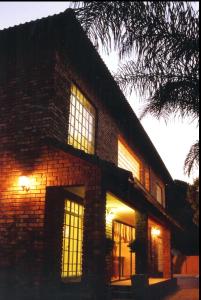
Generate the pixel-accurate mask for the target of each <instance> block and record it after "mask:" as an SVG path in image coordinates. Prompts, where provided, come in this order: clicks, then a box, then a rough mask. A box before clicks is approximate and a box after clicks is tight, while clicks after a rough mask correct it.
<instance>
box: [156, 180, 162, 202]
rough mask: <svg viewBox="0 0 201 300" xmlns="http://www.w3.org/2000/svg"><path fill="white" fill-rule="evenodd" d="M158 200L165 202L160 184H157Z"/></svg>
mask: <svg viewBox="0 0 201 300" xmlns="http://www.w3.org/2000/svg"><path fill="white" fill-rule="evenodd" d="M156 200H157V201H158V202H159V203H160V204H163V195H162V188H161V186H160V185H159V184H156Z"/></svg>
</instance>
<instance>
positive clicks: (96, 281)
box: [82, 186, 106, 300]
mask: <svg viewBox="0 0 201 300" xmlns="http://www.w3.org/2000/svg"><path fill="white" fill-rule="evenodd" d="M105 206H106V194H105V192H103V191H102V190H101V187H99V186H95V187H92V186H91V187H88V188H87V190H86V194H85V215H84V241H83V277H82V283H83V293H84V294H85V298H84V299H97V300H102V299H104V298H105V286H106V261H105V253H104V243H105Z"/></svg>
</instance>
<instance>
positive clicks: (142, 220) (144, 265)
mask: <svg viewBox="0 0 201 300" xmlns="http://www.w3.org/2000/svg"><path fill="white" fill-rule="evenodd" d="M135 216H136V240H137V241H138V242H139V244H140V247H139V249H137V250H136V274H147V273H148V217H147V215H146V214H145V213H141V212H139V211H137V210H136V212H135Z"/></svg>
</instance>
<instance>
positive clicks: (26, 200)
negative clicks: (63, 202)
mask: <svg viewBox="0 0 201 300" xmlns="http://www.w3.org/2000/svg"><path fill="white" fill-rule="evenodd" d="M35 151H37V153H38V154H39V153H40V154H39V155H38V157H37V158H35V157H32V156H29V154H28V155H26V154H25V155H24V160H23V164H21V163H20V161H19V160H17V159H16V157H15V156H14V155H13V154H11V153H7V154H4V155H3V156H1V157H0V177H1V188H0V249H1V250H0V269H4V268H8V267H9V266H10V267H11V268H13V269H14V268H15V266H17V267H19V265H20V261H21V259H22V257H23V255H24V254H27V253H24V252H26V251H27V250H28V251H30V254H31V256H32V260H31V261H30V263H27V264H26V269H25V270H24V272H21V274H22V273H24V274H27V277H26V278H25V280H27V279H28V278H30V276H31V274H32V275H33V278H32V280H33V281H32V284H33V282H35V284H37V282H38V283H39V282H40V281H41V278H42V276H43V258H44V257H43V255H44V217H45V196H46V187H48V186H67V185H83V186H84V187H85V188H86V191H87V196H86V199H85V201H86V204H87V203H88V201H90V203H92V202H93V207H94V209H93V210H94V213H93V214H92V215H90V220H91V221H92V227H91V228H90V230H91V232H90V231H88V235H89V236H90V237H93V239H94V241H95V242H96V241H97V242H96V243H97V245H96V246H97V251H98V249H100V243H101V242H100V240H101V239H103V236H104V226H105V224H104V222H103V218H104V213H103V214H102V215H100V214H99V212H100V209H101V210H102V211H103V210H104V201H102V200H103V198H101V197H99V196H100V193H101V191H100V187H99V185H100V180H101V177H100V172H99V171H98V169H97V168H96V167H94V166H93V165H91V164H89V163H86V162H85V161H82V160H81V159H78V158H76V157H74V156H72V155H70V154H67V153H65V152H63V151H60V150H57V149H54V148H51V147H46V146H44V147H41V148H40V147H38V148H35ZM20 175H27V176H28V177H29V179H30V180H31V187H30V190H29V191H28V192H26V191H23V190H22V188H21V187H20V186H19V182H18V180H19V176H20ZM88 199H90V200H88ZM87 205H88V204H87ZM99 207H100V208H99ZM89 213H90V212H89ZM93 216H94V218H95V219H94V221H93V220H92V217H93ZM98 218H101V222H99V221H98ZM96 224H97V230H95V229H96ZM100 224H101V228H99V226H100ZM92 231H93V232H92ZM100 232H102V236H99V235H100V234H101V233H100ZM32 238H33V239H32ZM95 242H94V243H95ZM94 251H95V250H94ZM96 256H97V257H99V260H100V253H95V254H94V259H96ZM27 259H28V258H27ZM102 266H103V264H102ZM23 268H24V266H23Z"/></svg>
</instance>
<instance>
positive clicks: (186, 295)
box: [164, 289, 199, 300]
mask: <svg viewBox="0 0 201 300" xmlns="http://www.w3.org/2000/svg"><path fill="white" fill-rule="evenodd" d="M164 300H199V289H182V290H180V291H177V292H176V293H175V294H173V295H171V296H168V297H166V298H165V299H164Z"/></svg>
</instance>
